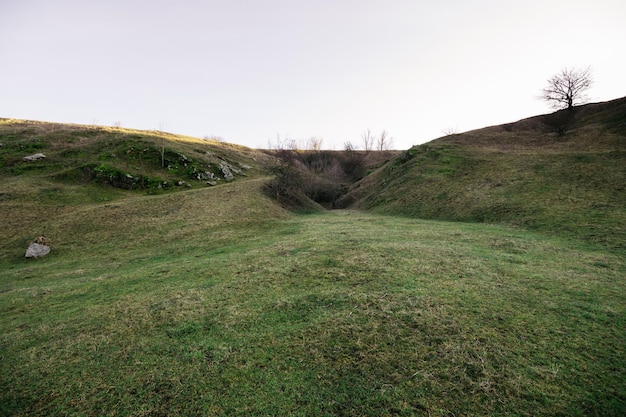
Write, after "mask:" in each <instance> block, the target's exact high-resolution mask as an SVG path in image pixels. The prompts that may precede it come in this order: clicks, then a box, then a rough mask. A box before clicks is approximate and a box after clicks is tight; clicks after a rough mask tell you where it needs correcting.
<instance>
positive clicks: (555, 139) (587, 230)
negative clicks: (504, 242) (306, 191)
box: [349, 98, 626, 249]
mask: <svg viewBox="0 0 626 417" xmlns="http://www.w3.org/2000/svg"><path fill="white" fill-rule="evenodd" d="M625 184H626V98H624V99H619V100H614V101H611V102H607V103H598V104H590V105H587V106H582V107H578V108H575V109H574V110H572V111H568V110H563V111H560V112H557V113H554V114H551V115H545V116H538V117H534V118H531V119H525V120H521V121H519V122H516V123H511V124H507V125H502V126H494V127H489V128H485V129H480V130H475V131H471V132H467V133H463V134H457V135H450V136H446V137H443V138H440V139H437V140H435V141H432V142H430V143H427V144H424V145H420V146H416V147H413V148H411V149H409V150H407V151H406V152H404V153H403V154H402V155H401V156H399V157H398V158H397V159H395V160H394V161H391V162H390V163H388V164H387V165H386V166H384V167H383V168H382V169H380V170H378V171H377V172H376V173H374V174H373V175H370V176H369V177H366V178H365V179H363V180H362V181H361V182H359V183H357V184H356V185H355V186H354V187H353V189H352V190H351V192H350V194H349V198H350V200H351V201H355V200H357V201H358V202H357V203H356V205H354V207H360V208H365V209H369V210H372V211H375V212H378V213H387V214H400V215H407V216H411V217H420V218H429V219H444V220H459V221H472V222H491V223H508V224H515V225H520V226H524V227H529V228H532V229H536V230H543V231H548V232H550V233H558V234H561V235H567V236H569V237H574V238H582V239H584V240H586V241H589V242H595V243H600V244H603V245H606V246H610V247H613V248H622V249H623V248H624V242H625V241H626V231H625V228H624V225H625V224H626V210H625V209H624V208H625V207H626V189H625V188H624V187H625Z"/></svg>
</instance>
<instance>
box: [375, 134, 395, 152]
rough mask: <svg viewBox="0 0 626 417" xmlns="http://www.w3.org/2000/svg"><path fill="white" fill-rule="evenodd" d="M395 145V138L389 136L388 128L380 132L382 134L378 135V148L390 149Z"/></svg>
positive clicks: (381, 149)
mask: <svg viewBox="0 0 626 417" xmlns="http://www.w3.org/2000/svg"><path fill="white" fill-rule="evenodd" d="M392 146H393V138H392V137H391V136H389V133H387V131H386V130H383V131H382V132H380V136H379V137H378V146H377V147H378V150H379V151H388V150H389V149H391V147H392Z"/></svg>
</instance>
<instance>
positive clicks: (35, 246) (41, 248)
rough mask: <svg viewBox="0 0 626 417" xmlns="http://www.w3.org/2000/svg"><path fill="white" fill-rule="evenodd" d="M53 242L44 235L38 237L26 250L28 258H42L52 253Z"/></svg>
mask: <svg viewBox="0 0 626 417" xmlns="http://www.w3.org/2000/svg"><path fill="white" fill-rule="evenodd" d="M51 244H52V241H51V240H50V239H49V238H47V237H45V236H44V235H41V236H38V237H37V238H36V239H35V240H34V241H33V242H32V243H31V244H30V246H29V247H28V249H26V255H25V257H27V258H41V257H43V256H46V255H47V254H49V253H50V245H51Z"/></svg>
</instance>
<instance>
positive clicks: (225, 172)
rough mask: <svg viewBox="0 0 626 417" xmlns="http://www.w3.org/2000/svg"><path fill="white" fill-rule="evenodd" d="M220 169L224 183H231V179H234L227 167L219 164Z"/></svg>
mask: <svg viewBox="0 0 626 417" xmlns="http://www.w3.org/2000/svg"><path fill="white" fill-rule="evenodd" d="M220 169H221V170H222V175H224V179H225V180H226V181H232V179H233V178H235V177H234V175H233V173H232V172H231V171H230V167H229V166H228V165H226V164H220Z"/></svg>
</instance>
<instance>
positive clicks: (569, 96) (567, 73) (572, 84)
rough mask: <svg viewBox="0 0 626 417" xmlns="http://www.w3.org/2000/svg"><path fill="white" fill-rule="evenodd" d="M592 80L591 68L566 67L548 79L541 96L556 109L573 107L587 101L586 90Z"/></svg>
mask: <svg viewBox="0 0 626 417" xmlns="http://www.w3.org/2000/svg"><path fill="white" fill-rule="evenodd" d="M592 82H593V79H592V77H591V68H589V67H587V68H584V69H570V68H565V69H562V70H561V72H560V73H558V74H556V75H555V76H553V77H552V78H550V79H549V80H548V86H547V87H546V88H544V89H543V90H542V94H541V96H540V98H541V99H542V100H544V101H547V102H548V103H550V105H551V106H552V107H553V108H555V109H562V108H563V109H571V108H573V107H574V106H575V105H579V104H584V103H586V102H587V96H586V94H585V92H586V91H587V89H589V87H590V86H591V84H592Z"/></svg>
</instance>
